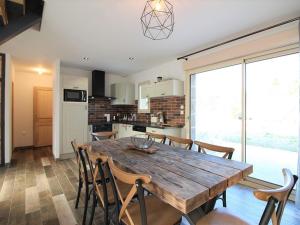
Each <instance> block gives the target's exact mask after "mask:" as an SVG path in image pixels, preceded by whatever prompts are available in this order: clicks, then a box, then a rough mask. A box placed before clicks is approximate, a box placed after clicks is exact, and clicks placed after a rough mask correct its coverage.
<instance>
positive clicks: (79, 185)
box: [75, 178, 82, 209]
mask: <svg viewBox="0 0 300 225" xmlns="http://www.w3.org/2000/svg"><path fill="white" fill-rule="evenodd" d="M81 189H82V180H81V179H80V178H79V184H78V191H77V198H76V203H75V209H77V208H78V203H79V199H80V193H81Z"/></svg>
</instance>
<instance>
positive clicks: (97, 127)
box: [93, 123, 112, 133]
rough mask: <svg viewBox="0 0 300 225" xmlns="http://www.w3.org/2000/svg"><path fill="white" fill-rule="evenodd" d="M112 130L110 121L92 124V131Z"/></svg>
mask: <svg viewBox="0 0 300 225" xmlns="http://www.w3.org/2000/svg"><path fill="white" fill-rule="evenodd" d="M102 131H112V124H111V123H103V124H95V125H93V132H94V133H95V132H102Z"/></svg>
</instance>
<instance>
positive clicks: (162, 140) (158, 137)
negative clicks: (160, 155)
mask: <svg viewBox="0 0 300 225" xmlns="http://www.w3.org/2000/svg"><path fill="white" fill-rule="evenodd" d="M146 135H148V139H150V138H152V139H153V140H154V141H157V140H158V141H157V142H159V143H162V144H164V143H165V142H166V138H167V136H166V135H164V134H154V133H150V132H146Z"/></svg>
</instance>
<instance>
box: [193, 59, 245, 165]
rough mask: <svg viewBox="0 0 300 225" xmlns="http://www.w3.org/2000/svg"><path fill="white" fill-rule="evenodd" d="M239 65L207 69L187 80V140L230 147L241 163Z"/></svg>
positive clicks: (240, 68)
mask: <svg viewBox="0 0 300 225" xmlns="http://www.w3.org/2000/svg"><path fill="white" fill-rule="evenodd" d="M241 72H242V65H241V64H238V65H233V66H229V67H225V68H221V69H217V70H211V71H208V72H203V73H200V74H196V75H193V76H192V77H191V137H192V139H193V140H199V141H203V142H207V143H217V144H220V145H224V146H232V147H234V148H235V149H236V153H235V154H234V155H233V158H234V159H236V160H241V116H242V110H241V101H242V98H241V91H242V88H241V81H242V76H241Z"/></svg>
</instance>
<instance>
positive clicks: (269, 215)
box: [196, 169, 298, 225]
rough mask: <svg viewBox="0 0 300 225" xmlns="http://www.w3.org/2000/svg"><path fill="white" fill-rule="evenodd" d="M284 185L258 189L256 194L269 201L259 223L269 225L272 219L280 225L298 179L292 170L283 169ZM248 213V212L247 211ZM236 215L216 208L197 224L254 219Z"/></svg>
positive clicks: (236, 224)
mask: <svg viewBox="0 0 300 225" xmlns="http://www.w3.org/2000/svg"><path fill="white" fill-rule="evenodd" d="M282 172H283V176H284V186H283V187H280V188H278V189H273V190H256V191H254V196H255V197H256V198H257V199H259V200H262V201H265V202H267V204H266V206H265V209H264V211H263V214H262V216H261V218H260V222H259V225H268V224H269V222H270V221H272V224H273V225H280V222H281V218H282V215H283V211H284V208H285V205H286V202H287V200H288V198H289V196H290V194H291V192H292V190H293V188H294V186H295V184H296V182H297V180H298V177H297V176H296V175H293V174H292V173H291V171H290V170H288V169H283V170H282ZM245 213H246V212H245ZM240 216H242V215H238V216H237V215H235V214H234V213H233V212H231V211H230V210H228V209H227V208H221V209H215V210H213V211H211V212H210V213H208V214H207V215H206V216H204V217H202V218H201V219H200V220H199V221H198V222H197V223H196V225H248V224H254V222H253V221H249V219H245V218H242V217H240Z"/></svg>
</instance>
